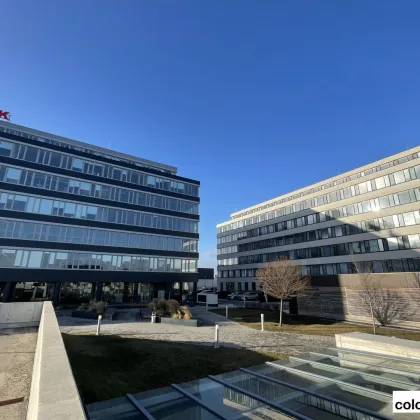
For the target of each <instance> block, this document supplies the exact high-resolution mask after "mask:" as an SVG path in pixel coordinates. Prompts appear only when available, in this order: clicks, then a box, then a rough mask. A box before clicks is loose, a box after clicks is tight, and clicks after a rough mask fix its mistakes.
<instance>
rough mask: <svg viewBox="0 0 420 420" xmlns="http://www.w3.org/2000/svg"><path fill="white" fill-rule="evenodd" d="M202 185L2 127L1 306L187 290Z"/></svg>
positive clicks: (169, 171)
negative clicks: (20, 302) (5, 304)
mask: <svg viewBox="0 0 420 420" xmlns="http://www.w3.org/2000/svg"><path fill="white" fill-rule="evenodd" d="M199 186H200V183H199V182H198V181H194V180H192V179H187V178H183V177H180V176H178V175H177V169H176V168H174V167H171V166H168V165H163V164H160V163H156V162H151V161H148V160H145V159H141V158H138V157H135V156H131V155H126V154H123V153H119V152H115V151H112V150H108V149H104V148H101V147H98V146H94V145H90V144H86V143H81V142H78V141H74V140H70V139H67V138H63V137H59V136H56V135H52V134H48V133H44V132H40V131H37V130H33V129H30V128H27V127H22V126H18V125H15V124H11V123H8V122H0V289H1V292H2V299H3V302H7V301H10V300H29V299H48V298H50V299H53V300H54V301H55V302H56V303H58V302H59V300H60V298H61V301H62V302H63V301H66V300H79V301H80V300H89V299H90V298H96V299H105V300H108V301H110V302H116V303H118V302H124V301H125V302H129V301H134V302H139V301H140V302H141V301H144V302H146V301H149V300H151V299H152V298H153V297H169V296H170V297H174V298H179V299H182V297H183V296H185V295H188V294H191V293H193V292H194V289H195V288H196V282H197V280H198V274H197V261H198V238H199V235H198V222H199V214H198V213H199V201H200V199H199Z"/></svg>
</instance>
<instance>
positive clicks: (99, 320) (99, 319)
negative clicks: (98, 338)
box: [96, 315, 102, 335]
mask: <svg viewBox="0 0 420 420" xmlns="http://www.w3.org/2000/svg"><path fill="white" fill-rule="evenodd" d="M101 322H102V315H99V316H98V326H97V327H96V335H99V334H100V333H101Z"/></svg>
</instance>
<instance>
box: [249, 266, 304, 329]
mask: <svg viewBox="0 0 420 420" xmlns="http://www.w3.org/2000/svg"><path fill="white" fill-rule="evenodd" d="M257 279H258V281H259V282H260V284H261V286H262V288H263V291H264V293H267V294H269V295H271V296H273V297H274V298H277V299H279V300H280V319H279V323H280V326H281V325H282V322H283V300H284V299H287V298H288V297H290V296H296V295H302V294H303V293H304V291H305V288H306V286H307V283H308V279H307V278H306V277H303V276H302V269H301V266H300V265H295V264H292V263H291V262H290V261H288V260H276V261H273V262H269V263H267V264H264V265H263V266H262V267H261V268H259V269H258V270H257Z"/></svg>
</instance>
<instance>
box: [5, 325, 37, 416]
mask: <svg viewBox="0 0 420 420" xmlns="http://www.w3.org/2000/svg"><path fill="white" fill-rule="evenodd" d="M37 336H38V328H9V329H2V330H0V403H1V402H4V401H6V400H10V399H14V398H20V397H23V398H24V400H23V401H22V402H18V403H14V404H7V405H0V419H7V420H24V419H25V418H26V410H27V407H28V398H29V392H30V388H31V378H32V369H33V363H34V356H35V349H36V342H37Z"/></svg>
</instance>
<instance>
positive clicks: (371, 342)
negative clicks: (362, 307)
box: [335, 332, 420, 360]
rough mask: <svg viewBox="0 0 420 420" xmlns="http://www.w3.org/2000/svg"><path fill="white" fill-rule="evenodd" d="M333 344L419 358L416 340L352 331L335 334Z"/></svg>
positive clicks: (418, 345)
mask: <svg viewBox="0 0 420 420" xmlns="http://www.w3.org/2000/svg"><path fill="white" fill-rule="evenodd" d="M335 344H336V346H337V347H338V348H344V349H351V350H360V351H365V352H372V353H379V354H386V355H389V356H396V357H407V358H410V359H418V360H420V342H418V341H412V340H403V339H401V338H394V337H386V336H383V335H373V334H365V333H357V332H353V333H345V334H336V335H335Z"/></svg>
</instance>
